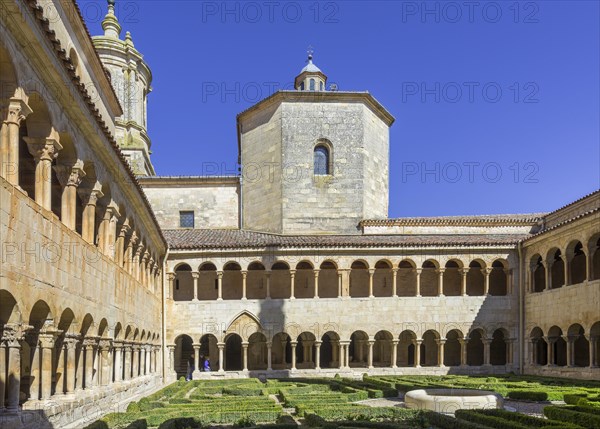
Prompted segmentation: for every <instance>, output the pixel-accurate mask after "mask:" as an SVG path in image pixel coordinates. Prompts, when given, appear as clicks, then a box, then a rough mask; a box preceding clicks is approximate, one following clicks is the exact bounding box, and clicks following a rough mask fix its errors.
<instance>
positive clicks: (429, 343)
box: [421, 329, 440, 366]
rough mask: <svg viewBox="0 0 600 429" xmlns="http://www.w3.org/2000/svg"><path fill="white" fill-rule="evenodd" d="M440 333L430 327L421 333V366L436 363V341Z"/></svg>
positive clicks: (434, 364) (435, 364)
mask: <svg viewBox="0 0 600 429" xmlns="http://www.w3.org/2000/svg"><path fill="white" fill-rule="evenodd" d="M439 339H440V334H438V333H437V332H436V331H434V330H432V329H430V330H428V331H425V333H424V334H423V342H422V343H421V366H437V365H438V341H437V340H439Z"/></svg>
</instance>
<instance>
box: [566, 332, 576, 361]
mask: <svg viewBox="0 0 600 429" xmlns="http://www.w3.org/2000/svg"><path fill="white" fill-rule="evenodd" d="M563 339H564V340H565V342H566V343H567V367H572V366H574V365H573V352H574V351H575V350H574V349H575V347H573V345H574V342H575V338H573V337H571V336H569V335H563Z"/></svg>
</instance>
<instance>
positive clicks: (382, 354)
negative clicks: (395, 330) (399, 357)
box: [373, 331, 394, 367]
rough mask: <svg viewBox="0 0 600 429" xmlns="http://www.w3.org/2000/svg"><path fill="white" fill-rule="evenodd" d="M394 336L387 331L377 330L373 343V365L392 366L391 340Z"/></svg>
mask: <svg viewBox="0 0 600 429" xmlns="http://www.w3.org/2000/svg"><path fill="white" fill-rule="evenodd" d="M393 338H394V336H393V335H392V334H391V333H389V332H388V331H379V332H377V333H376V334H375V344H373V366H377V367H391V366H392V340H393Z"/></svg>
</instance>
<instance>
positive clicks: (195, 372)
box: [192, 344, 201, 380]
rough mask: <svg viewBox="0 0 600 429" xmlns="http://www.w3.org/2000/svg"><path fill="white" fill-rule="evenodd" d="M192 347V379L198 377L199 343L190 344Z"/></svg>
mask: <svg viewBox="0 0 600 429" xmlns="http://www.w3.org/2000/svg"><path fill="white" fill-rule="evenodd" d="M192 347H193V348H194V372H193V373H192V379H194V380H197V379H198V378H200V347H201V344H192Z"/></svg>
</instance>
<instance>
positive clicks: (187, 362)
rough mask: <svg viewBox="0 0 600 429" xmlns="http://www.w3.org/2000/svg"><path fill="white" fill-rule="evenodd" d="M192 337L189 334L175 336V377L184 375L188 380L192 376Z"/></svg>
mask: <svg viewBox="0 0 600 429" xmlns="http://www.w3.org/2000/svg"><path fill="white" fill-rule="evenodd" d="M193 343H194V342H193V340H192V337H190V336H189V335H185V334H184V335H180V336H178V337H177V338H175V372H176V373H177V378H180V377H185V378H186V379H188V380H191V378H192V372H193V371H194V364H195V362H194V347H193V346H192V344H193Z"/></svg>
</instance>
